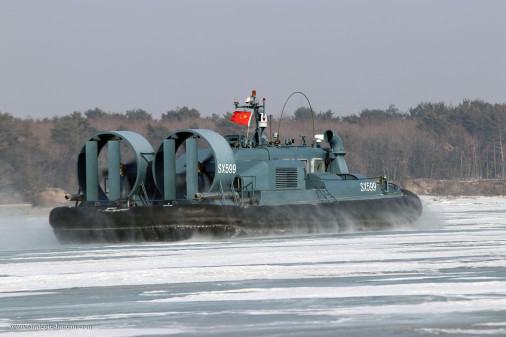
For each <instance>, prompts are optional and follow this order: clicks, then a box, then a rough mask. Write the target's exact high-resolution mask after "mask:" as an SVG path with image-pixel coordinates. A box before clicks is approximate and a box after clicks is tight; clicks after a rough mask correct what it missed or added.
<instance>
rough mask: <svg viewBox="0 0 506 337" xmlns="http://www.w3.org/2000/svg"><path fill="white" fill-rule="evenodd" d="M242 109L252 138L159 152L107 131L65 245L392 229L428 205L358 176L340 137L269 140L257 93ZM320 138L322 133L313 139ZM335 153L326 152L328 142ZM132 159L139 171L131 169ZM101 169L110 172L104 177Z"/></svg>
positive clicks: (240, 118)
mask: <svg viewBox="0 0 506 337" xmlns="http://www.w3.org/2000/svg"><path fill="white" fill-rule="evenodd" d="M234 105H235V108H236V109H238V108H240V109H242V110H243V111H236V112H235V113H234V117H232V120H234V121H235V122H237V123H240V124H245V125H249V122H250V120H251V119H253V120H255V122H256V128H255V131H254V132H253V134H252V136H251V138H249V139H248V137H247V136H244V135H228V136H225V137H223V136H221V135H220V134H218V133H216V132H215V131H212V130H205V129H187V130H179V131H175V132H172V133H171V134H169V135H168V136H167V137H166V138H165V139H163V141H162V142H161V143H160V145H159V146H158V148H157V149H156V150H154V149H153V147H152V146H151V145H150V143H149V142H148V141H147V140H146V139H145V138H144V137H142V136H141V135H139V134H137V133H134V132H130V131H110V132H98V133H96V134H94V135H92V136H91V137H90V138H89V139H88V140H87V141H86V142H85V143H84V145H83V146H82V148H81V151H80V152H79V154H78V156H77V160H76V176H77V182H78V185H79V191H78V193H77V194H68V195H66V199H67V200H68V201H75V206H74V207H57V208H55V209H53V210H52V211H51V213H50V216H49V222H50V224H51V226H52V227H53V230H54V233H55V236H56V237H57V239H58V240H59V241H60V242H62V243H70V242H130V241H176V240H184V239H188V238H191V237H192V236H195V235H211V236H213V237H218V238H223V237H238V236H253V235H254V236H261V235H270V234H305V233H307V234H309V233H338V232H343V231H351V230H359V231H371V230H385V229H391V228H393V227H394V226H395V225H401V224H402V225H405V224H409V223H412V222H414V221H416V220H417V219H418V218H419V216H420V215H421V213H422V204H421V202H420V199H419V198H418V196H416V195H415V194H414V193H412V192H410V191H407V190H404V189H401V188H399V187H398V186H397V185H395V184H393V183H391V182H389V181H388V180H387V178H386V176H384V175H381V176H379V177H376V178H367V177H365V176H363V175H360V174H353V173H350V172H349V171H348V167H347V165H346V161H345V159H344V156H345V154H346V152H345V150H344V147H343V143H342V140H341V138H340V137H339V135H338V134H337V133H335V132H333V131H331V130H328V131H326V132H325V133H324V134H323V135H315V138H314V141H313V142H312V143H311V144H306V139H305V137H303V145H295V144H294V141H293V140H292V139H286V140H285V141H284V143H283V144H282V143H281V141H280V139H279V133H274V135H273V137H271V139H269V138H268V137H267V135H266V134H265V129H266V128H267V126H268V120H267V115H266V113H265V99H263V101H262V103H260V102H259V100H258V99H257V97H256V92H255V91H253V93H252V95H251V96H250V97H248V98H247V99H246V105H243V106H239V103H238V101H237V100H236V101H235V102H234ZM313 133H314V132H313ZM323 142H325V143H326V144H328V147H324V146H322V143H323ZM126 157H130V163H128V164H123V163H122V161H124V160H125V159H126ZM101 167H105V168H103V169H101Z"/></svg>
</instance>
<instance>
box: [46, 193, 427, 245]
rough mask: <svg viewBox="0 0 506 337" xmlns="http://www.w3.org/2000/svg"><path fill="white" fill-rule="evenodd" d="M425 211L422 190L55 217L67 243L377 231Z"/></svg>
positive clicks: (84, 210)
mask: <svg viewBox="0 0 506 337" xmlns="http://www.w3.org/2000/svg"><path fill="white" fill-rule="evenodd" d="M421 213H422V203H421V202H420V199H419V198H418V196H417V195H415V194H413V193H412V192H410V191H407V190H403V195H402V196H400V197H391V198H381V199H369V200H350V201H339V202H333V203H321V204H292V205H278V206H249V207H239V206H220V205H208V204H185V205H173V206H146V207H132V208H100V207H58V208H55V209H53V210H52V211H51V213H50V215H49V223H50V224H51V226H52V227H53V230H54V233H55V235H56V237H57V239H58V240H59V241H60V242H62V243H81V242H89V243H93V242H135V241H177V240H185V239H189V238H191V237H193V236H197V235H203V236H212V237H216V238H226V237H238V236H262V235H270V234H312V233H338V232H344V231H373V230H385V229H391V228H393V227H394V226H396V225H404V224H409V223H412V222H414V221H416V220H417V219H418V217H419V216H420V215H421Z"/></svg>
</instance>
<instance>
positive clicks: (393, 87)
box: [0, 0, 506, 118]
mask: <svg viewBox="0 0 506 337" xmlns="http://www.w3.org/2000/svg"><path fill="white" fill-rule="evenodd" d="M505 18H506V1H499V0H498V1H481V0H480V1H478V0H476V1H466V0H455V1H449V0H435V1H432V0H423V1H422V0H420V1H407V0H399V1H393V0H390V1H379V0H378V1H356V0H355V1H353V0H351V1H337V0H336V1H323V0H310V1H309V0H307V1H296V0H295V1H288V0H286V1H275V0H254V1H239V0H228V1H227V0H221V1H210V0H208V1H204V0H203V1H191V0H185V1H155V0H142V1H140V0H139V1H133V0H121V1H120V0H117V1H106V0H73V1H71V0H60V1H57V0H45V1H41V0H32V1H30V0H27V1H21V0H0V112H8V113H11V114H12V115H14V116H16V117H23V118H24V117H28V116H31V117H33V118H43V117H53V116H55V115H66V114H69V113H71V112H73V111H81V112H84V111H85V110H87V109H91V108H95V107H99V108H101V109H103V110H104V111H107V112H122V113H124V112H125V111H126V110H129V109H136V108H142V109H144V110H146V111H148V112H150V113H151V114H152V115H153V116H154V117H155V118H159V117H160V116H161V114H162V113H163V112H166V111H167V110H170V109H175V108H176V107H178V106H179V107H182V106H189V107H194V108H196V109H198V110H199V111H200V112H201V114H202V115H204V116H208V115H211V114H212V113H216V114H219V115H222V114H223V113H225V112H227V111H233V110H234V107H233V99H234V98H235V97H238V98H239V99H240V100H241V101H243V100H244V99H245V98H246V96H248V95H249V94H250V92H251V90H252V89H256V90H257V93H258V96H260V98H262V97H265V98H266V99H267V112H268V113H270V114H273V115H275V116H277V115H279V113H280V112H281V109H282V107H283V104H284V102H285V100H286V98H287V97H288V96H289V95H290V93H292V92H294V91H302V92H304V93H305V94H306V95H307V96H308V97H309V99H310V100H311V104H312V106H313V108H314V109H315V110H316V112H319V111H326V110H328V109H332V111H333V112H334V113H335V114H337V115H350V114H355V113H359V112H360V111H361V110H362V109H364V108H381V109H385V108H387V107H388V106H389V104H395V105H396V106H397V107H398V108H400V109H401V111H407V110H408V109H409V108H410V107H415V106H416V105H417V104H418V103H420V102H422V101H431V102H440V101H443V102H445V103H447V104H454V105H456V104H458V103H460V102H461V101H462V100H463V99H475V98H479V99H483V100H484V101H487V102H491V103H496V102H497V103H504V102H506V41H505V40H506V19H505ZM304 104H305V102H304V100H303V99H302V96H300V97H295V98H293V101H291V102H290V104H289V108H290V109H295V108H296V107H298V106H300V105H304Z"/></svg>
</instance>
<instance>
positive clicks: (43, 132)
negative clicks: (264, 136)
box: [0, 100, 506, 204]
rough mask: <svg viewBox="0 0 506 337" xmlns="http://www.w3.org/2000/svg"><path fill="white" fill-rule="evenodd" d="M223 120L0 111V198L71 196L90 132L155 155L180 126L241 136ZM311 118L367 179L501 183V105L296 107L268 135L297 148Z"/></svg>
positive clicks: (179, 112)
mask: <svg viewBox="0 0 506 337" xmlns="http://www.w3.org/2000/svg"><path fill="white" fill-rule="evenodd" d="M231 116H232V113H231V112H226V113H224V114H223V115H222V116H219V115H217V114H213V115H212V116H208V117H202V116H201V115H200V112H199V111H198V110H196V109H194V108H189V107H186V106H185V107H181V108H177V109H175V110H169V111H167V112H166V113H164V114H162V116H161V118H160V119H154V118H153V117H152V115H151V114H150V113H148V112H147V111H145V110H142V109H135V110H128V111H126V112H125V113H110V112H105V111H103V110H101V109H99V108H95V109H90V110H87V111H84V112H83V113H81V112H73V113H71V114H69V115H66V116H62V117H53V118H52V119H49V118H45V119H19V118H15V117H13V116H12V115H10V114H8V113H1V112H0V170H1V172H2V173H3V174H2V175H0V193H3V194H9V193H14V192H16V193H19V194H21V195H22V197H23V198H24V200H26V201H28V202H32V203H34V204H36V203H37V196H38V195H39V193H40V192H41V191H43V190H44V189H46V188H62V189H64V190H65V191H67V192H72V193H74V192H76V191H77V183H76V181H75V177H74V172H75V158H76V156H77V153H78V151H79V150H80V148H81V146H82V145H83V143H84V142H85V141H86V140H87V139H88V138H89V137H90V136H91V135H92V134H93V133H95V132H98V131H111V130H130V131H134V132H138V133H140V134H142V135H143V136H145V137H146V139H148V141H149V142H150V143H151V144H152V145H153V148H155V149H156V148H157V147H158V145H159V144H160V142H161V141H162V139H163V138H165V137H166V136H167V135H168V134H169V133H171V132H173V131H175V130H179V129H183V128H207V129H212V130H215V131H217V132H219V133H221V134H246V129H247V127H245V126H241V125H237V124H234V123H232V122H231V121H230V118H231ZM313 116H314V118H315V124H316V133H323V132H324V131H325V130H327V129H332V130H334V131H337V132H338V133H339V134H340V136H341V138H342V139H343V143H344V146H345V149H346V151H347V155H346V160H347V163H348V167H349V168H350V171H352V172H356V173H362V174H364V175H367V176H370V177H372V176H376V175H379V174H386V175H387V176H388V177H389V178H390V179H391V180H394V181H396V182H399V183H401V184H402V183H403V182H406V181H407V180H409V179H415V178H432V179H504V178H505V177H506V176H505V171H506V163H505V158H504V155H505V153H504V152H505V149H504V138H505V136H506V131H505V129H506V104H491V103H487V102H484V101H481V100H472V101H471V100H465V101H463V102H462V103H460V104H459V105H456V106H452V105H447V104H445V103H430V102H424V103H420V104H418V105H417V106H416V107H414V108H411V109H409V110H408V111H407V112H401V111H400V110H399V109H397V108H396V107H395V106H394V105H390V106H389V107H388V108H387V109H385V110H382V109H364V110H362V111H361V112H360V113H359V114H356V115H349V116H336V115H334V113H333V112H332V111H331V110H327V111H324V112H321V111H320V112H317V113H315V112H312V111H311V110H310V109H309V108H308V107H300V108H298V109H297V110H296V111H295V112H294V113H293V115H292V116H286V117H283V119H282V120H281V121H279V120H278V119H276V116H273V118H272V124H271V125H270V128H269V129H268V133H273V132H278V125H279V132H280V134H281V138H288V139H296V140H299V142H300V143H302V141H301V140H302V137H301V135H303V134H305V135H307V136H310V135H311V133H312V122H311V119H312V118H313ZM250 132H251V130H250ZM310 138H311V137H308V139H310Z"/></svg>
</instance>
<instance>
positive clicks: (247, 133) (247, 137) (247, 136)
mask: <svg viewBox="0 0 506 337" xmlns="http://www.w3.org/2000/svg"><path fill="white" fill-rule="evenodd" d="M250 124H251V115H250V116H249V120H248V131H246V144H248V141H249V125H250Z"/></svg>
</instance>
